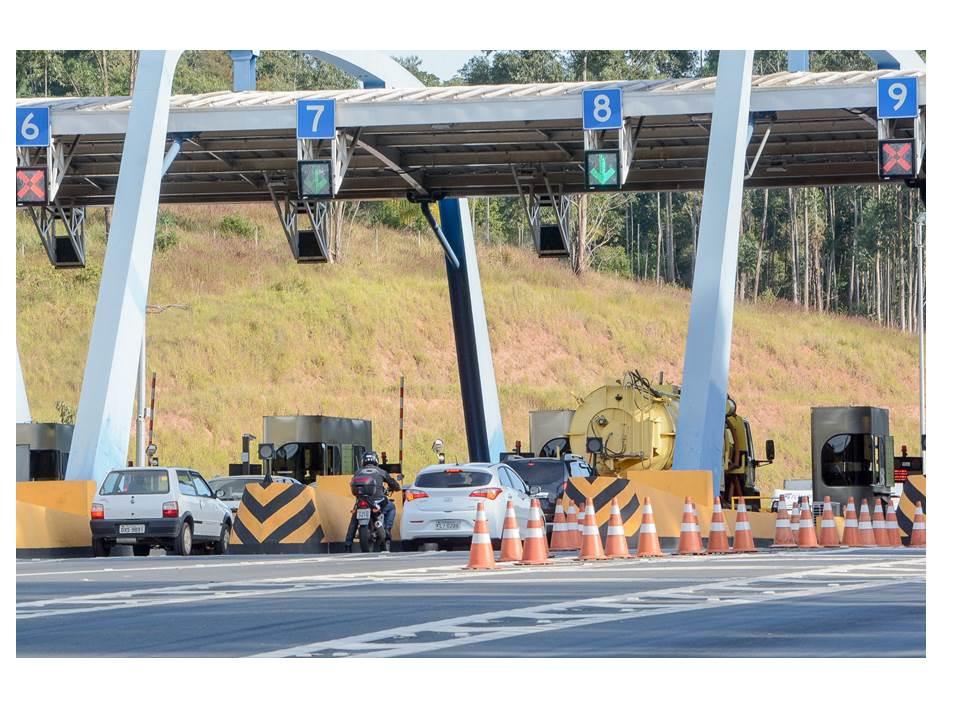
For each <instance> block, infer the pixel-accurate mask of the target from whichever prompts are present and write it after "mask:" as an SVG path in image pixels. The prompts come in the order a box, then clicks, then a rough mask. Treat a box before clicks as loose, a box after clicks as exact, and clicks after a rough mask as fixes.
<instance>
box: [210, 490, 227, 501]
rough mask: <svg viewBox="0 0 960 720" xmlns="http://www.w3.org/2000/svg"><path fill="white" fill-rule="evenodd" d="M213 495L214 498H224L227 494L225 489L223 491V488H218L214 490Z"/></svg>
mask: <svg viewBox="0 0 960 720" xmlns="http://www.w3.org/2000/svg"><path fill="white" fill-rule="evenodd" d="M213 496H214V497H216V498H220V499H223V498H225V497H226V496H227V493H226V491H225V490H224V489H223V488H219V489H218V490H216V491H215V492H214V493H213Z"/></svg>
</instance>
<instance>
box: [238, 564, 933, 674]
mask: <svg viewBox="0 0 960 720" xmlns="http://www.w3.org/2000/svg"><path fill="white" fill-rule="evenodd" d="M905 564H910V565H913V564H916V561H915V560H900V561H893V562H886V563H883V562H881V563H864V564H861V565H856V566H852V569H858V570H862V569H868V568H878V567H886V568H887V569H888V575H887V577H888V578H890V579H879V578H878V579H877V580H875V581H873V582H861V583H849V584H847V585H844V586H840V585H839V584H837V583H834V584H833V585H821V586H820V587H814V588H805V589H801V590H787V591H785V592H774V593H773V594H770V593H768V592H765V591H763V589H762V588H763V584H764V583H770V582H779V581H782V580H789V579H791V578H794V577H797V576H800V575H813V574H817V575H824V576H826V577H827V578H832V577H833V575H834V573H833V572H832V569H833V568H832V567H830V566H823V567H820V568H811V569H806V570H803V571H799V572H793V573H782V574H780V575H762V576H757V577H753V578H740V579H737V580H725V581H720V582H710V583H701V584H697V585H691V586H688V587H685V588H676V587H674V588H667V589H661V590H648V591H644V592H639V593H638V592H632V593H626V594H623V595H610V596H605V597H596V598H587V599H579V600H568V601H564V602H559V603H549V604H545V605H534V606H531V607H526V608H515V609H512V610H501V611H496V612H489V613H480V614H476V615H465V616H461V617H454V618H447V619H444V620H438V621H433V622H427V623H419V624H416V625H408V626H404V627H396V628H390V629H387V630H380V631H376V632H371V633H364V634H361V635H353V636H349V637H344V638H338V639H335V640H327V641H322V642H317V643H311V644H305V645H296V646H294V647H289V648H284V649H281V650H274V651H270V652H266V653H259V654H257V655H254V656H253V657H296V656H304V655H311V654H314V653H317V652H321V651H324V650H329V651H338V652H340V653H342V652H344V651H346V652H348V653H350V654H362V655H363V656H365V657H396V656H404V655H417V654H420V653H424V652H432V651H436V650H443V649H447V648H451V647H456V646H460V645H468V644H474V643H481V642H489V641H491V640H500V639H506V638H512V637H517V636H520V635H528V634H532V633H539V632H544V631H546V630H551V631H554V630H558V629H566V628H572V627H578V626H583V625H593V624H596V623H604V622H614V621H618V620H624V619H631V618H637V617H645V616H650V615H665V614H672V613H679V612H690V611H694V610H702V609H707V608H710V609H713V608H716V607H717V605H718V603H723V604H725V605H750V604H755V603H761V602H768V601H772V600H786V599H795V598H804V597H812V596H817V595H825V594H830V593H837V592H845V591H851V590H865V589H873V588H879V587H885V586H889V585H899V584H904V583H910V582H916V581H917V580H916V579H915V578H914V577H913V576H911V575H907V576H904V577H897V575H899V573H900V571H901V569H900V568H899V567H897V568H895V567H893V566H900V565H905ZM906 569H910V568H906ZM891 576H893V577H891ZM754 585H759V586H760V587H752V586H754ZM724 590H726V591H731V592H733V593H736V592H742V591H748V592H751V593H752V594H751V595H749V596H739V595H736V594H734V595H732V596H731V597H727V598H723V597H721V596H722V595H723V592H722V591H724ZM695 592H706V593H708V595H709V596H708V597H707V598H705V599H704V598H697V597H696V596H695V595H694V594H693V593H695ZM681 598H682V599H683V600H689V602H684V603H682V604H679V605H677V604H670V603H671V601H675V600H677V599H681ZM644 600H652V601H653V603H652V604H651V603H649V602H648V603H647V604H646V605H645V606H642V607H639V608H636V609H632V608H631V605H633V607H634V608H635V607H636V603H638V602H642V601H644ZM657 601H659V602H657ZM598 606H599V607H605V608H609V609H617V610H620V611H621V612H615V613H614V612H608V613H578V614H577V615H576V616H575V617H573V618H571V617H570V615H569V613H570V612H572V611H576V610H579V609H581V608H586V607H598ZM624 608H626V609H627V611H626V612H622V610H623V609H624ZM558 613H559V614H560V615H559V617H558V615H557V614H558ZM564 613H567V614H566V615H564ZM545 618H549V619H554V618H556V619H557V621H556V622H551V623H543V622H538V621H540V620H543V619H545ZM507 619H512V620H514V621H516V620H518V619H519V620H521V622H522V621H524V620H526V621H527V623H526V624H519V625H515V626H514V627H509V628H502V629H496V628H476V627H471V626H472V625H476V624H487V623H490V622H496V621H498V620H507ZM419 633H434V634H445V635H448V636H449V637H447V638H445V639H441V640H435V641H431V642H422V643H391V642H389V641H390V640H391V639H395V638H403V637H410V636H411V635H412V636H413V637H416V635H418V634H419Z"/></svg>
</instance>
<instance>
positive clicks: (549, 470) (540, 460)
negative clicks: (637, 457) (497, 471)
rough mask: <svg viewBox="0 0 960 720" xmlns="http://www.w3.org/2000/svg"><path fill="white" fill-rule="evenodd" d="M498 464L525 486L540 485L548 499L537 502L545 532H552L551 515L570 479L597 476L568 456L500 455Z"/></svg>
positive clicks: (581, 461)
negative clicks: (521, 480) (502, 464)
mask: <svg viewBox="0 0 960 720" xmlns="http://www.w3.org/2000/svg"><path fill="white" fill-rule="evenodd" d="M500 462H502V463H504V464H506V465H509V466H510V467H511V468H513V469H514V470H515V471H516V473H517V475H519V476H520V477H521V478H523V479H524V481H526V483H527V485H530V486H533V485H539V486H540V489H541V490H542V491H543V492H545V493H549V496H548V497H546V498H544V499H542V500H541V501H540V507H541V508H542V509H543V515H544V517H545V518H546V523H547V532H548V533H549V532H550V531H551V530H552V529H553V514H554V512H555V511H556V507H557V498H560V497H563V493H564V492H565V491H566V489H567V482H569V480H570V478H572V477H585V478H590V479H593V478H594V477H596V473H594V472H593V468H591V467H590V465H589V464H587V461H586V460H584V459H583V458H582V457H580V456H579V455H569V454H567V455H564V456H563V457H562V458H555V457H523V456H522V455H512V454H508V453H505V454H503V455H501V457H500Z"/></svg>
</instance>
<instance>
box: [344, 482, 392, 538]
mask: <svg viewBox="0 0 960 720" xmlns="http://www.w3.org/2000/svg"><path fill="white" fill-rule="evenodd" d="M386 502H387V499H386V497H384V498H383V499H382V500H381V501H380V502H377V501H376V500H373V499H371V498H369V497H363V496H358V497H357V499H356V501H355V502H354V503H353V509H352V510H351V511H350V525H349V526H348V527H347V537H346V540H345V543H346V549H347V552H353V538H354V537H355V536H356V535H357V534H359V536H360V552H371V551H372V552H383V551H384V550H386V549H387V531H386V528H385V527H384V525H383V512H382V510H381V503H386Z"/></svg>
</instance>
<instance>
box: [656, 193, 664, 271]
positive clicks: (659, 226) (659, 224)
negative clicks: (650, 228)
mask: <svg viewBox="0 0 960 720" xmlns="http://www.w3.org/2000/svg"><path fill="white" fill-rule="evenodd" d="M662 255H663V221H662V219H661V217H660V193H657V285H659V284H660V258H661V257H662Z"/></svg>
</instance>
